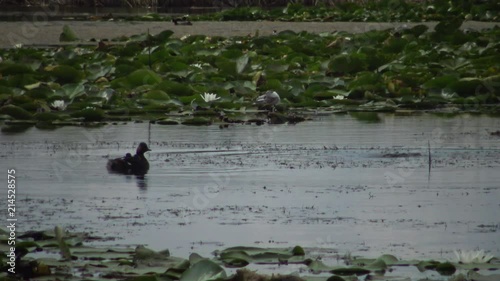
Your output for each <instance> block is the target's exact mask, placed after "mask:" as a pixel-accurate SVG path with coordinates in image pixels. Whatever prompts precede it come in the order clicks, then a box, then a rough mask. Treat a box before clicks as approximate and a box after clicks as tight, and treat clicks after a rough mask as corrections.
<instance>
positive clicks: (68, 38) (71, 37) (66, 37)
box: [59, 24, 78, 42]
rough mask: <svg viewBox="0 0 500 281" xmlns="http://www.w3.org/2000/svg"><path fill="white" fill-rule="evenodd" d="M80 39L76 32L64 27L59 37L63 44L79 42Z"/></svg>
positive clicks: (66, 26)
mask: <svg viewBox="0 0 500 281" xmlns="http://www.w3.org/2000/svg"><path fill="white" fill-rule="evenodd" d="M77 40H78V37H77V36H76V34H75V32H73V30H72V29H71V28H70V27H69V26H68V25H66V24H65V25H64V26H63V31H62V33H61V35H59V41H61V42H72V41H77Z"/></svg>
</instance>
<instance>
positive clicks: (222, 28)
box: [0, 21, 500, 48]
mask: <svg viewBox="0 0 500 281" xmlns="http://www.w3.org/2000/svg"><path fill="white" fill-rule="evenodd" d="M65 24H67V25H69V26H70V27H71V28H72V29H73V31H75V33H76V34H77V36H78V37H79V38H80V39H82V41H88V40H90V39H92V38H95V39H105V38H107V39H111V38H115V37H118V36H121V35H126V36H130V35H134V34H140V33H144V32H147V30H148V29H149V31H150V32H151V33H152V34H157V33H159V32H161V31H163V30H165V29H170V30H172V31H174V32H175V34H174V36H178V37H181V36H184V35H187V34H191V35H193V34H205V35H209V36H214V35H220V36H238V35H240V36H243V35H247V34H254V33H255V32H256V31H257V30H258V31H259V34H261V35H268V34H271V33H272V32H273V30H277V31H281V30H287V29H289V30H294V31H304V30H305V31H309V32H318V33H320V32H332V31H347V32H365V31H368V30H374V29H378V30H380V29H387V28H392V27H396V26H400V25H402V24H401V23H375V22H373V23H360V22H271V21H258V22H236V21H231V22H214V21H210V22H203V21H201V22H194V24H193V25H192V26H176V25H173V24H172V23H170V22H100V21H99V22H96V21H41V22H0V34H1V35H0V48H9V47H12V46H13V45H15V44H18V43H22V44H24V45H32V44H35V45H51V44H58V43H59V34H60V33H61V31H62V27H63V25H65ZM416 24H418V23H407V25H408V26H413V25H416ZM424 24H426V25H428V26H429V27H431V28H432V27H434V26H435V25H436V23H435V22H428V23H424ZM495 25H496V26H500V23H487V22H474V21H469V22H466V23H464V24H463V26H462V27H463V28H471V29H483V28H491V27H494V26H495Z"/></svg>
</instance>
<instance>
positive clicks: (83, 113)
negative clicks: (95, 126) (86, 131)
mask: <svg viewBox="0 0 500 281" xmlns="http://www.w3.org/2000/svg"><path fill="white" fill-rule="evenodd" d="M71 116H72V117H77V118H83V119H84V120H85V122H94V121H101V120H103V119H104V111H103V110H102V109H99V108H85V109H82V110H80V111H76V112H73V113H72V114H71Z"/></svg>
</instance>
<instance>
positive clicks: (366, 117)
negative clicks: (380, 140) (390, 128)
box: [349, 112, 382, 123]
mask: <svg viewBox="0 0 500 281" xmlns="http://www.w3.org/2000/svg"><path fill="white" fill-rule="evenodd" d="M349 115H351V116H352V117H353V118H354V119H356V120H358V121H361V122H366V123H377V122H381V121H382V119H380V116H379V115H378V114H377V113H376V112H349Z"/></svg>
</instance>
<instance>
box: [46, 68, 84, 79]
mask: <svg viewBox="0 0 500 281" xmlns="http://www.w3.org/2000/svg"><path fill="white" fill-rule="evenodd" d="M45 71H47V73H49V74H50V75H51V76H52V77H54V78H55V79H56V81H57V82H60V83H78V82H80V81H81V80H82V79H83V77H84V74H83V72H82V71H80V70H77V69H76V68H74V67H72V66H69V65H55V66H47V67H45Z"/></svg>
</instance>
